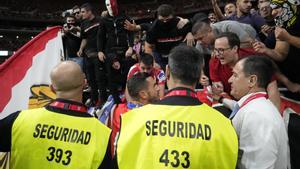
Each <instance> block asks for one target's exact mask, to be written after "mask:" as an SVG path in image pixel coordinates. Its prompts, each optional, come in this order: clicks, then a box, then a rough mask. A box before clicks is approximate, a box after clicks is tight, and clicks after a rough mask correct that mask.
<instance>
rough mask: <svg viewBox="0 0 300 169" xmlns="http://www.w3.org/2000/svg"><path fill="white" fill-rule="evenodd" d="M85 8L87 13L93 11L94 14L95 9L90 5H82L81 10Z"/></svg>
mask: <svg viewBox="0 0 300 169" xmlns="http://www.w3.org/2000/svg"><path fill="white" fill-rule="evenodd" d="M82 8H84V9H85V10H87V11H91V12H92V13H94V8H93V6H92V5H91V4H90V3H85V4H83V5H81V7H80V9H82Z"/></svg>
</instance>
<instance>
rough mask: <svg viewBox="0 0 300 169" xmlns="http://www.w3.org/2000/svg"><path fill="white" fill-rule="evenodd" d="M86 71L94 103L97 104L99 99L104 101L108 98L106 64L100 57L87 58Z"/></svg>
mask: <svg viewBox="0 0 300 169" xmlns="http://www.w3.org/2000/svg"><path fill="white" fill-rule="evenodd" d="M86 73H87V80H88V84H89V86H90V87H91V99H92V103H94V104H96V103H97V101H98V100H99V99H100V102H101V103H104V102H105V101H106V99H107V93H106V82H107V77H106V71H105V64H104V63H102V62H101V61H100V60H99V59H98V57H91V58H86Z"/></svg>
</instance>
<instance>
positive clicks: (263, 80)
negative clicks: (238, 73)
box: [242, 55, 274, 89]
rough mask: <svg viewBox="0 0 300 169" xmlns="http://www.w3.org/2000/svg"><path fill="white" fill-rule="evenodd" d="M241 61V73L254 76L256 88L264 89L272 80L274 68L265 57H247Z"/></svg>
mask: <svg viewBox="0 0 300 169" xmlns="http://www.w3.org/2000/svg"><path fill="white" fill-rule="evenodd" d="M242 61H243V72H244V74H245V75H246V76H250V75H256V76H257V85H258V87H261V88H264V89H266V88H267V86H268V84H269V83H270V82H271V80H272V75H273V74H274V67H273V63H272V61H271V60H270V59H269V58H268V57H266V56H257V55H253V56H248V57H246V58H244V59H242Z"/></svg>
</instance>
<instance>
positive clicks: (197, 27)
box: [192, 21, 210, 35]
mask: <svg viewBox="0 0 300 169" xmlns="http://www.w3.org/2000/svg"><path fill="white" fill-rule="evenodd" d="M209 27H210V25H209V23H208V22H206V21H198V22H196V23H195V24H194V25H193V28H192V34H193V35H196V34H197V33H198V32H203V33H207V31H208V28H209Z"/></svg>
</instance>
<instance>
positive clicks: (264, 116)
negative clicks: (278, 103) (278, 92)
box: [232, 92, 290, 169]
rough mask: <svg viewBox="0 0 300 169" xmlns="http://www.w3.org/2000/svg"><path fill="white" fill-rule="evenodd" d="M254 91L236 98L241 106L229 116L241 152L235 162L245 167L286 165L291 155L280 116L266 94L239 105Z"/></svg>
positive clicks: (273, 168) (259, 168) (272, 168)
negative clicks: (235, 112) (240, 157)
mask: <svg viewBox="0 0 300 169" xmlns="http://www.w3.org/2000/svg"><path fill="white" fill-rule="evenodd" d="M262 93H264V92H262ZM253 94H257V93H251V94H248V95H246V96H244V97H243V98H241V99H240V100H239V101H238V104H239V106H240V109H239V111H238V112H237V114H236V115H235V116H234V118H233V119H232V123H233V126H234V128H235V130H236V132H237V135H238V137H239V149H240V150H241V151H242V153H243V154H242V159H241V161H240V162H239V163H238V166H239V165H240V168H247V169H286V168H288V166H289V163H290V162H289V161H290V158H289V145H288V136H287V132H286V128H285V125H284V122H283V119H282V117H281V116H280V113H279V112H278V110H277V109H276V107H275V106H274V105H273V104H272V103H271V101H270V100H268V99H266V98H265V97H259V98H256V99H253V100H252V101H250V102H248V103H247V104H246V105H244V106H242V104H243V103H244V102H245V101H246V100H247V98H249V97H250V96H251V95H253ZM241 106H242V107H241ZM239 156H240V155H239Z"/></svg>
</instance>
